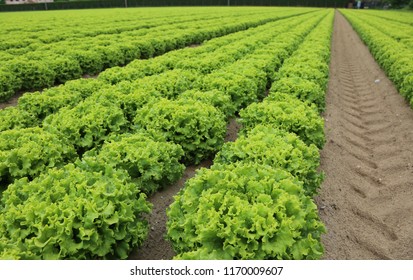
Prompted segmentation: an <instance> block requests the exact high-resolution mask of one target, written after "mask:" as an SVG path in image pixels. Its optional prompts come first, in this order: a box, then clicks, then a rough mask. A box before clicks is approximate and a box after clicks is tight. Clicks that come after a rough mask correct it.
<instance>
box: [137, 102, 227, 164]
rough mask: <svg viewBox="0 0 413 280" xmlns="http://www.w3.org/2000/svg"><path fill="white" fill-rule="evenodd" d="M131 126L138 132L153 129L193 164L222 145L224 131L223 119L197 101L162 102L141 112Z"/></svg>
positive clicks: (146, 107) (219, 114)
mask: <svg viewBox="0 0 413 280" xmlns="http://www.w3.org/2000/svg"><path fill="white" fill-rule="evenodd" d="M134 123H135V126H136V128H138V129H141V128H143V129H146V130H151V129H153V130H155V131H158V132H160V133H162V134H163V135H164V136H165V138H166V139H167V140H168V141H172V142H174V143H176V144H179V145H181V146H182V148H183V149H184V151H185V157H184V161H185V162H186V163H195V164H197V163H199V162H200V161H201V160H202V159H205V158H207V157H209V156H211V155H213V154H214V153H215V152H216V151H217V150H218V149H219V148H220V147H221V146H222V144H223V143H224V137H225V131H226V122H225V116H224V115H223V114H222V113H221V112H220V111H219V110H218V109H216V108H214V107H213V106H211V105H207V104H203V103H201V102H198V101H195V102H193V101H191V102H188V101H186V100H179V101H172V100H166V99H161V100H160V101H159V102H156V103H151V104H149V105H146V106H144V107H143V108H142V109H140V110H139V111H138V114H137V115H136V117H135V120H134Z"/></svg>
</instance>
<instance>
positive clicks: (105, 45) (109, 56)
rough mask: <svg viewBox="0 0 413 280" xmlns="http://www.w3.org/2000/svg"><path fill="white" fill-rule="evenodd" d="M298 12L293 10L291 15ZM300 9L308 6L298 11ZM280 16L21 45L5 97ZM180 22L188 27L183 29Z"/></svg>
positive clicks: (7, 67) (1, 86) (6, 66)
mask: <svg viewBox="0 0 413 280" xmlns="http://www.w3.org/2000/svg"><path fill="white" fill-rule="evenodd" d="M295 13H296V12H293V13H289V14H287V15H286V16H285V17H290V16H293V15H294V14H295ZM300 13H303V11H300V12H299V13H298V14H300ZM279 19H280V17H279V16H273V15H267V16H266V17H265V18H262V15H250V16H248V17H247V18H246V19H244V20H241V21H240V20H239V18H236V17H231V16H230V17H228V18H224V19H222V18H218V19H212V20H208V19H207V20H203V22H198V21H192V22H187V23H186V24H185V25H183V24H176V25H174V24H172V25H170V26H168V29H167V30H165V28H162V29H159V30H156V28H155V29H153V30H152V32H149V33H147V34H142V35H140V36H139V35H138V36H136V35H133V34H128V33H126V34H122V35H120V38H117V39H116V40H114V37H116V36H115V35H112V36H109V37H108V38H105V37H104V36H102V37H97V38H96V37H91V38H87V37H85V38H81V39H77V40H72V41H69V40H68V41H61V42H58V43H51V44H45V45H44V46H43V47H39V48H38V49H35V50H31V49H30V48H28V49H27V51H26V50H25V49H17V52H15V53H11V54H12V55H14V57H13V58H12V59H8V60H6V61H4V62H3V63H2V67H1V70H0V72H1V73H3V72H4V74H5V77H6V78H7V80H4V81H0V90H1V91H0V100H7V99H8V98H10V97H11V96H12V95H13V94H14V93H15V92H16V91H18V90H36V89H42V88H48V87H51V86H52V85H54V84H55V83H63V82H65V81H67V80H70V79H77V78H80V77H81V75H82V74H95V73H98V72H100V71H102V70H103V69H105V68H109V67H114V66H118V65H124V64H126V63H128V62H130V61H132V60H134V59H138V58H150V57H153V56H157V55H161V54H163V53H165V52H167V51H170V50H172V49H176V48H182V47H184V46H186V45H189V44H192V43H200V42H202V41H204V40H207V39H210V38H212V37H213V36H217V37H219V36H223V35H225V34H228V33H233V32H236V31H240V30H244V29H247V28H249V27H253V26H257V25H261V24H264V23H266V22H270V21H276V20H279ZM178 26H179V27H180V28H183V26H185V27H186V28H184V29H181V30H179V31H177V28H178ZM92 41H93V42H92ZM124 42H128V43H126V44H125V43H124ZM90 46H92V47H90ZM12 50H13V49H12ZM6 57H7V56H6ZM6 57H5V58H6ZM1 76H3V75H1Z"/></svg>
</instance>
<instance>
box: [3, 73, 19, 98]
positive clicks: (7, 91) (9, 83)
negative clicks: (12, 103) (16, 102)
mask: <svg viewBox="0 0 413 280" xmlns="http://www.w3.org/2000/svg"><path fill="white" fill-rule="evenodd" d="M21 84H22V81H21V80H20V79H18V78H17V77H16V75H15V74H14V73H13V72H11V71H8V70H7V69H0V102H2V101H6V100H8V99H9V98H10V97H12V96H13V95H14V92H15V91H16V90H18V89H19V88H20V87H21Z"/></svg>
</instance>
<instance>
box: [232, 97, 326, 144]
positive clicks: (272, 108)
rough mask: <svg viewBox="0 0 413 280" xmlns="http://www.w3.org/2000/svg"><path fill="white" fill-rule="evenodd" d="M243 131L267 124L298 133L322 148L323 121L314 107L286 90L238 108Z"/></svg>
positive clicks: (305, 140) (323, 139)
mask: <svg viewBox="0 0 413 280" xmlns="http://www.w3.org/2000/svg"><path fill="white" fill-rule="evenodd" d="M240 117H241V120H240V122H241V124H242V133H244V134H245V133H246V132H247V131H249V130H251V129H253V128H254V127H255V126H257V125H259V124H268V125H271V126H273V127H274V128H278V129H283V130H285V131H288V132H293V133H295V134H297V135H298V136H299V137H300V139H301V140H303V141H304V142H305V143H306V144H307V145H310V144H314V145H316V146H317V147H318V148H322V147H323V145H324V142H325V138H324V121H323V119H322V118H321V117H319V116H318V113H317V111H316V109H315V108H314V107H309V106H308V105H307V104H305V103H303V102H302V101H300V100H298V99H296V98H294V97H292V96H290V95H286V94H276V95H273V96H270V97H268V98H267V99H265V100H264V101H263V102H261V103H253V104H251V105H250V106H248V107H247V108H246V109H243V110H241V111H240Z"/></svg>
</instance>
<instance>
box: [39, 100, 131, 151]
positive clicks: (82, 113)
mask: <svg viewBox="0 0 413 280" xmlns="http://www.w3.org/2000/svg"><path fill="white" fill-rule="evenodd" d="M43 126H44V128H45V130H46V131H50V132H52V133H55V134H56V135H59V137H63V138H65V139H67V140H68V141H69V142H70V143H72V144H73V145H74V147H75V149H76V150H77V151H78V153H79V154H83V153H84V151H86V150H89V149H92V148H94V147H97V146H100V145H101V144H102V143H103V142H104V140H105V139H107V138H108V137H109V135H110V134H111V133H122V132H124V130H125V129H126V126H127V121H126V119H125V117H124V115H123V112H122V110H121V109H120V108H119V107H117V106H116V104H112V103H110V102H107V103H96V102H95V101H94V100H85V101H82V102H80V103H79V104H78V105H77V106H75V107H73V108H67V107H65V108H62V109H60V111H59V112H58V113H56V114H53V115H50V116H48V117H47V118H46V119H45V120H44V121H43Z"/></svg>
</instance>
